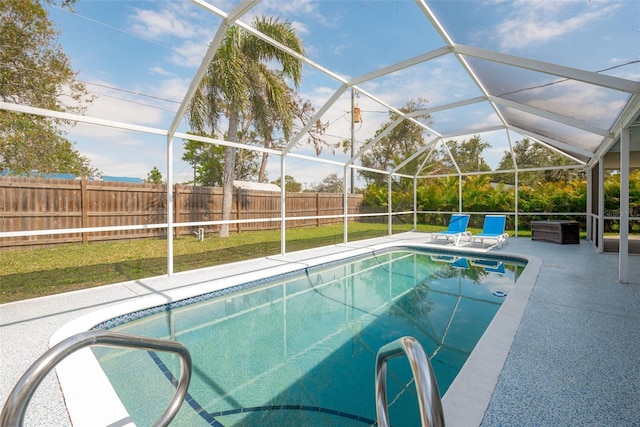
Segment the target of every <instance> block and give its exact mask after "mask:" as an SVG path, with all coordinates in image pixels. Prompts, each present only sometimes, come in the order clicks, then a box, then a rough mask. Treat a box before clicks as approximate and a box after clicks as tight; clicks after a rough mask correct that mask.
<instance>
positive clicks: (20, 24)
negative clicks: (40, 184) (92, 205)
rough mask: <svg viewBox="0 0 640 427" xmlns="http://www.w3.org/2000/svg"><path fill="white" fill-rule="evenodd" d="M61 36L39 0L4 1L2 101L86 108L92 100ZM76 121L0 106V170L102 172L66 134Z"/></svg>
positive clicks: (0, 8) (0, 12) (0, 13)
mask: <svg viewBox="0 0 640 427" xmlns="http://www.w3.org/2000/svg"><path fill="white" fill-rule="evenodd" d="M45 2H46V3H49V4H52V3H54V1H46V0H45ZM72 3H74V1H73V0H67V1H63V2H62V5H63V6H67V7H70V5H71V4H72ZM57 37H58V32H57V31H56V30H55V28H54V27H53V24H52V23H51V22H50V21H49V19H48V16H47V13H46V11H45V10H44V8H43V6H42V4H41V2H40V1H39V0H4V1H2V2H0V40H1V42H0V43H1V46H2V48H1V49H0V100H2V101H4V102H11V103H15V104H23V105H29V106H33V107H38V108H45V109H49V110H55V111H62V112H70V113H77V114H81V113H83V112H84V111H85V109H86V105H87V104H89V103H90V102H91V101H92V100H93V99H92V97H90V96H88V92H87V90H86V88H85V86H84V85H83V84H82V83H80V82H79V81H77V80H76V74H75V73H74V72H73V70H72V69H71V68H70V67H69V59H68V58H67V56H66V55H65V54H64V52H63V51H62V48H61V47H60V45H59V44H58V41H57ZM63 100H68V101H67V103H65V102H63ZM71 124H72V123H71V122H69V121H66V120H60V119H52V118H47V117H40V116H34V115H28V114H22V113H14V112H9V111H4V110H2V111H0V170H6V171H10V173H16V174H44V173H55V172H61V173H74V174H76V175H79V176H94V175H96V174H98V171H97V170H96V169H93V168H91V166H90V161H89V159H87V158H86V157H84V156H82V155H81V154H80V153H79V152H78V151H77V150H75V149H74V146H73V143H71V142H70V141H68V140H67V139H66V138H65V137H64V135H65V132H64V131H63V127H64V126H70V125H71Z"/></svg>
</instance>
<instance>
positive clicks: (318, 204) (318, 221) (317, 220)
mask: <svg viewBox="0 0 640 427" xmlns="http://www.w3.org/2000/svg"><path fill="white" fill-rule="evenodd" d="M316 216H320V192H318V193H316ZM316 227H320V218H316Z"/></svg>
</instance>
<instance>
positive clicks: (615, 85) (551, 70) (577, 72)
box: [454, 44, 640, 95]
mask: <svg viewBox="0 0 640 427" xmlns="http://www.w3.org/2000/svg"><path fill="white" fill-rule="evenodd" d="M454 52H456V53H458V54H460V55H464V56H471V57H474V58H479V59H484V60H487V61H491V62H497V63H500V64H505V65H511V66H514V67H518V68H524V69H527V70H532V71H537V72H540V73H545V74H551V75H554V76H558V77H565V78H568V79H571V80H577V81H580V82H584V83H589V84H592V85H596V86H600V87H605V88H608V89H614V90H618V91H621V92H626V93H629V94H635V95H639V94H640V82H635V81H633V80H627V79H622V78H620V77H614V76H609V75H606V74H599V73H595V72H592V71H585V70H581V69H579V68H572V67H566V66H564V65H557V64H553V63H550V62H544V61H538V60H535V59H529V58H524V57H521V56H515V55H509V54H506V53H500V52H495V51H490V50H486V49H481V48H477V47H473V46H465V45H460V44H458V45H455V46H454Z"/></svg>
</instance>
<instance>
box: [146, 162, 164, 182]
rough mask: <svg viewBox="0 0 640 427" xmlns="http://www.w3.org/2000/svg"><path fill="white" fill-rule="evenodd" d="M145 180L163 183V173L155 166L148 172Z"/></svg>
mask: <svg viewBox="0 0 640 427" xmlns="http://www.w3.org/2000/svg"><path fill="white" fill-rule="evenodd" d="M145 181H146V182H148V183H149V184H162V173H161V172H160V171H159V170H158V168H157V167H155V166H154V167H153V169H151V170H150V171H149V173H148V174H147V179H145Z"/></svg>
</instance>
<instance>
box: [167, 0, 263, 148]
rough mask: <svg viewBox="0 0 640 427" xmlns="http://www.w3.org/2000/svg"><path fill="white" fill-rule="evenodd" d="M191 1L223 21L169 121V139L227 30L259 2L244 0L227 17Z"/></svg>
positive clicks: (204, 3) (199, 0)
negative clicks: (218, 16)
mask: <svg viewBox="0 0 640 427" xmlns="http://www.w3.org/2000/svg"><path fill="white" fill-rule="evenodd" d="M191 1H193V2H194V3H196V4H198V5H200V6H202V7H204V8H205V9H207V10H211V11H213V12H214V13H216V14H217V15H220V16H222V17H223V18H224V19H223V22H222V23H221V24H220V26H219V27H218V31H216V34H215V36H214V37H213V40H212V41H211V43H210V44H209V47H208V48H207V53H205V55H204V58H202V62H200V66H199V67H198V70H197V71H196V74H195V76H194V77H193V79H191V83H190V84H189V88H188V89H187V93H185V95H184V98H182V102H181V103H180V106H179V107H178V111H176V114H175V115H174V117H173V120H172V121H171V125H170V126H169V130H168V135H169V138H171V137H172V136H173V134H174V133H175V132H176V129H178V126H179V125H180V122H181V121H182V119H183V118H184V115H185V113H186V111H187V109H188V108H189V104H190V103H191V100H192V99H193V95H194V94H195V93H196V91H197V90H198V87H199V86H200V81H201V80H202V77H204V75H205V74H206V72H207V70H208V69H209V64H211V61H213V57H214V56H215V54H216V52H217V51H218V48H219V47H220V44H221V43H222V40H223V39H224V36H225V34H226V33H227V30H228V29H229V27H230V26H231V24H233V22H234V21H235V20H236V19H238V18H240V17H241V16H242V15H243V14H245V13H246V12H248V11H249V10H250V9H251V8H252V7H253V6H255V5H256V4H258V3H259V2H260V0H244V1H243V2H242V3H240V4H239V5H238V6H237V7H236V8H235V9H234V10H232V11H231V12H230V13H229V15H227V14H225V13H224V12H222V11H220V10H219V9H217V8H214V7H213V6H211V5H210V4H208V3H206V2H203V1H201V0H191ZM212 8H213V10H212Z"/></svg>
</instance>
